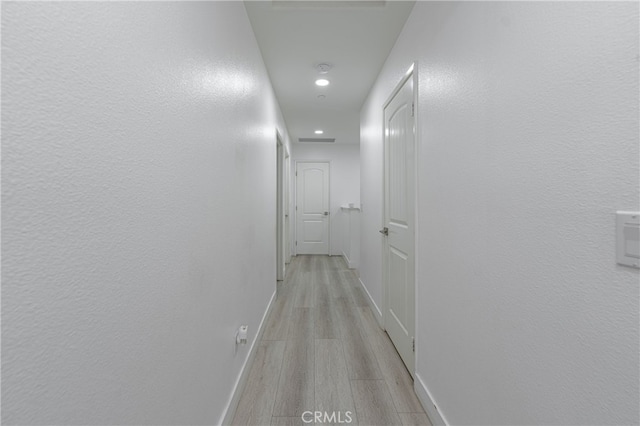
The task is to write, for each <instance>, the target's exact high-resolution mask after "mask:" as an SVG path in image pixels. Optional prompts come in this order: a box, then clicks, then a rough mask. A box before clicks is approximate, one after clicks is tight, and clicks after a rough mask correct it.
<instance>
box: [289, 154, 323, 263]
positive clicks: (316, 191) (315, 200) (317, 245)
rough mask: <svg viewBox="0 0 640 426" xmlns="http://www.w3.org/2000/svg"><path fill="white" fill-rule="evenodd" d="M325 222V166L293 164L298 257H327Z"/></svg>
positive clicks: (305, 163) (320, 164)
mask: <svg viewBox="0 0 640 426" xmlns="http://www.w3.org/2000/svg"><path fill="white" fill-rule="evenodd" d="M329 220H330V219H329V163H307V162H299V163H297V164H296V224H297V226H296V250H297V253H298V254H329Z"/></svg>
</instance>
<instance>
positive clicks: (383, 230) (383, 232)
mask: <svg viewBox="0 0 640 426" xmlns="http://www.w3.org/2000/svg"><path fill="white" fill-rule="evenodd" d="M378 232H379V233H381V234H382V235H384V236H387V237H388V236H389V228H387V227H386V226H385V227H384V228H382V229H381V230H379V231H378Z"/></svg>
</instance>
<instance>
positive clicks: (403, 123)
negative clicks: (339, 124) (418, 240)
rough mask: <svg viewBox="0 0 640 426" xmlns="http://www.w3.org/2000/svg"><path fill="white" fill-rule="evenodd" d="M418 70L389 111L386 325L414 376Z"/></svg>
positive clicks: (386, 143)
mask: <svg viewBox="0 0 640 426" xmlns="http://www.w3.org/2000/svg"><path fill="white" fill-rule="evenodd" d="M413 115H414V108H413V74H410V75H409V76H408V77H407V79H406V80H405V81H404V82H403V83H402V84H401V86H400V89H399V90H398V91H397V92H396V94H395V95H394V96H393V98H392V99H391V101H390V102H389V103H388V104H387V106H386V107H385V109H384V126H385V129H384V130H385V137H384V228H383V229H382V230H381V232H382V233H383V235H384V237H383V238H384V240H385V241H384V244H383V248H384V249H383V257H384V259H383V282H384V286H385V303H384V314H383V315H384V319H383V321H384V326H385V329H386V330H387V333H388V334H389V337H390V338H391V341H392V342H393V343H394V345H395V346H396V349H397V350H398V353H399V354H400V357H401V358H402V360H403V361H404V363H405V365H406V366H407V369H408V370H409V372H410V373H411V374H412V375H413V370H414V363H415V352H414V342H413V339H414V334H415V272H414V264H415V260H414V259H415V253H414V228H415V221H414V216H415V214H414V204H415V203H414V186H415V183H414V151H415V142H414V141H415V124H414V117H413Z"/></svg>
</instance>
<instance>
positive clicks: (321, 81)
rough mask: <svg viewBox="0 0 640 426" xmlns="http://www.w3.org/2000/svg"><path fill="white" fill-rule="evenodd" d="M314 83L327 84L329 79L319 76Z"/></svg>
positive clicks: (318, 84)
mask: <svg viewBox="0 0 640 426" xmlns="http://www.w3.org/2000/svg"><path fill="white" fill-rule="evenodd" d="M316 85H317V86H328V85H329V80H327V79H326V78H320V79H318V80H316Z"/></svg>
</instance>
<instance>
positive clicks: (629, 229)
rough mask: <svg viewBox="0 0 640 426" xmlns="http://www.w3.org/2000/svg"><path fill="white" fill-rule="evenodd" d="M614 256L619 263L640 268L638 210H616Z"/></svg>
mask: <svg viewBox="0 0 640 426" xmlns="http://www.w3.org/2000/svg"><path fill="white" fill-rule="evenodd" d="M616 258H617V262H618V264H620V265H624V266H630V267H632V268H637V269H640V212H625V211H618V212H616Z"/></svg>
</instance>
